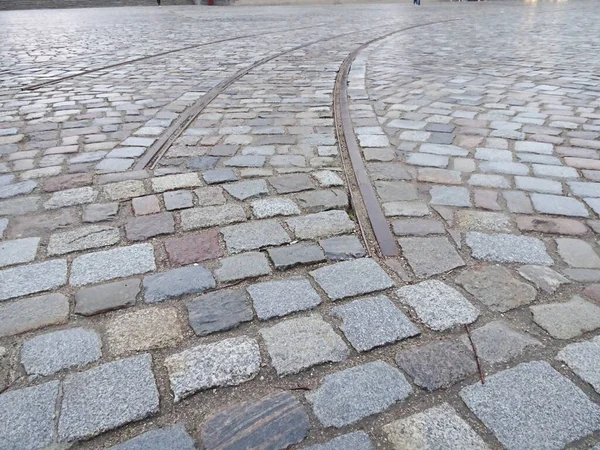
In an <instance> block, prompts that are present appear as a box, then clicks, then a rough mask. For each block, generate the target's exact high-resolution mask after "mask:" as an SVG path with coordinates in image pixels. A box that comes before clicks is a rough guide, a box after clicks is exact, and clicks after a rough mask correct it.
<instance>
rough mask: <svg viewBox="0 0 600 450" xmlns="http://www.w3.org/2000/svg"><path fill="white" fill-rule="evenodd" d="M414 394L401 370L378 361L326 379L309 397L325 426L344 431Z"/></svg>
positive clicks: (307, 396)
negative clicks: (351, 425) (342, 428)
mask: <svg viewBox="0 0 600 450" xmlns="http://www.w3.org/2000/svg"><path fill="white" fill-rule="evenodd" d="M411 392H412V387H411V386H410V384H408V382H407V381H406V379H405V378H404V376H403V375H402V374H401V373H400V371H399V370H397V369H395V368H393V367H391V366H390V365H388V364H386V363H384V362H383V361H374V362H371V363H367V364H363V365H360V366H356V367H352V368H350V369H346V370H343V371H341V372H337V373H334V374H331V375H328V376H326V377H325V378H324V379H323V383H322V384H321V386H320V387H319V388H318V389H317V390H315V391H312V392H310V393H308V394H307V395H306V398H307V400H308V401H309V403H311V405H312V408H313V412H314V413H315V415H316V416H317V419H319V422H321V424H322V425H323V426H326V427H337V428H340V427H343V426H346V425H350V424H353V423H355V422H358V421H359V420H361V419H363V418H365V417H368V416H372V415H373V414H377V413H380V412H383V411H385V410H386V409H388V408H389V407H390V406H392V405H393V404H395V403H397V402H399V401H402V400H404V399H406V398H407V397H408V396H409V395H410V394H411Z"/></svg>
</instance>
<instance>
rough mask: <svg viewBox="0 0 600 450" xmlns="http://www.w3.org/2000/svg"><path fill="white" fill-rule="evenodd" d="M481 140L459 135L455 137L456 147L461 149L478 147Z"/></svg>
mask: <svg viewBox="0 0 600 450" xmlns="http://www.w3.org/2000/svg"><path fill="white" fill-rule="evenodd" d="M483 139H484V138H483V136H471V135H468V134H465V135H459V136H457V137H456V145H457V146H458V147H462V148H475V147H480V146H481V143H482V142H483Z"/></svg>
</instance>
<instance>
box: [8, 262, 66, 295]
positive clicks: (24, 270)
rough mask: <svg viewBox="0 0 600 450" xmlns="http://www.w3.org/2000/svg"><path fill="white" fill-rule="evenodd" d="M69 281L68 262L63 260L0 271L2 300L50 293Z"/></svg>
mask: <svg viewBox="0 0 600 450" xmlns="http://www.w3.org/2000/svg"><path fill="white" fill-rule="evenodd" d="M66 281H67V262H66V261H65V260H62V259H57V260H51V261H46V262H41V263H37V264H30V265H28V266H19V267H12V268H8V269H4V270H1V271H0V300H6V299H9V298H15V297H20V296H23V295H29V294H35V293H37V292H43V291H49V290H52V289H56V288H58V287H60V286H62V285H64V284H65V283H66Z"/></svg>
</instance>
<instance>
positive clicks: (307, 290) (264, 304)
mask: <svg viewBox="0 0 600 450" xmlns="http://www.w3.org/2000/svg"><path fill="white" fill-rule="evenodd" d="M246 289H247V291H248V294H250V298H251V299H252V304H253V306H254V310H255V311H256V315H257V316H258V318H259V319H262V320H266V319H271V318H273V317H280V316H285V315H287V314H290V313H292V312H296V311H304V310H307V309H311V308H314V307H315V306H317V305H319V304H320V303H321V297H319V294H318V293H317V292H316V291H315V290H314V288H313V287H312V286H311V284H310V282H309V281H308V280H307V279H306V278H300V277H299V278H296V277H295V278H289V279H285V280H275V281H266V282H263V283H256V284H252V285H250V286H248V287H247V288H246Z"/></svg>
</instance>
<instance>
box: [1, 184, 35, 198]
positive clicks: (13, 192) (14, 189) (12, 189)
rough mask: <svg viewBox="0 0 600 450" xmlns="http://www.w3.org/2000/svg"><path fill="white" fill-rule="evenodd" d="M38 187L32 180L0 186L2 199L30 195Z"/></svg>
mask: <svg viewBox="0 0 600 450" xmlns="http://www.w3.org/2000/svg"><path fill="white" fill-rule="evenodd" d="M36 187H37V183H36V182H35V181H32V180H28V181H22V182H20V183H13V184H6V185H0V198H10V197H16V196H17V195H25V194H30V193H31V192H33V190H34V189H35V188H36Z"/></svg>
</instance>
